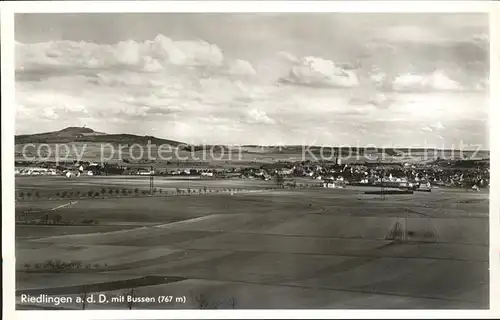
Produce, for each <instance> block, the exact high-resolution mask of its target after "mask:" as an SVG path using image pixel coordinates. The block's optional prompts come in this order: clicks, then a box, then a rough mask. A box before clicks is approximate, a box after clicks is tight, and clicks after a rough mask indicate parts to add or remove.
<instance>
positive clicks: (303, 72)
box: [280, 54, 359, 88]
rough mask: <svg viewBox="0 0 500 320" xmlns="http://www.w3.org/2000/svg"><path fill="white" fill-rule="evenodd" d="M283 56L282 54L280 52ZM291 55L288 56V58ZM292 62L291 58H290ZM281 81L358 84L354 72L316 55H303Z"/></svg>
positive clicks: (324, 84) (311, 83)
mask: <svg viewBox="0 0 500 320" xmlns="http://www.w3.org/2000/svg"><path fill="white" fill-rule="evenodd" d="M282 56H283V54H282ZM290 57H291V56H288V58H290ZM290 61H291V62H293V59H291V60H290ZM280 82H281V83H287V84H294V85H303V86H311V87H336V88H350V87H356V86H358V85H359V80H358V77H357V76H356V74H355V73H354V72H353V71H351V70H346V69H344V68H342V67H341V66H338V65H336V64H335V63H334V62H333V61H331V60H325V59H322V58H318V57H311V56H309V57H304V58H302V59H301V60H300V61H299V62H296V63H294V64H293V66H292V67H291V69H290V71H289V74H288V76H286V77H284V78H281V79H280Z"/></svg>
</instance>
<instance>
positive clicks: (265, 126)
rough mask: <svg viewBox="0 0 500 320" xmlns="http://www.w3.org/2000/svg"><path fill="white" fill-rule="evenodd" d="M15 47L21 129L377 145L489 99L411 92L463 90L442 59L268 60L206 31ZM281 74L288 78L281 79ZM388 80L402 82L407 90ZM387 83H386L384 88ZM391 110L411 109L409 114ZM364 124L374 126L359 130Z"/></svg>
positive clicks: (274, 56)
mask: <svg viewBox="0 0 500 320" xmlns="http://www.w3.org/2000/svg"><path fill="white" fill-rule="evenodd" d="M16 50H17V51H18V53H19V56H16V58H18V59H16V60H17V63H18V65H17V69H16V71H17V72H16V81H17V82H16V100H17V104H18V107H17V109H16V111H17V112H16V129H17V130H19V133H26V132H40V131H51V130H60V129H61V128H63V127H65V126H73V125H83V124H86V125H88V126H89V127H92V128H93V129H95V130H98V131H103V132H110V133H113V132H130V133H135V134H141V135H144V134H154V135H157V136H161V137H165V138H170V139H174V140H179V141H185V142H188V143H201V142H207V143H266V144H273V143H277V142H278V141H279V142H283V143H286V144H297V143H303V142H305V143H311V142H312V139H316V142H317V143H321V144H329V143H330V144H355V143H356V142H357V141H356V140H357V139H364V140H363V143H374V144H379V143H380V141H383V139H398V141H399V142H400V143H406V142H408V141H410V142H411V141H412V139H419V138H418V137H417V138H415V137H414V134H413V133H412V134H406V135H405V134H401V133H400V132H401V131H404V130H409V129H408V128H411V127H412V126H411V123H414V122H417V120H418V121H425V122H424V123H425V125H426V126H429V128H431V129H433V130H440V131H439V133H441V131H444V132H445V133H446V132H448V131H450V130H451V129H450V128H452V127H453V124H450V123H449V122H445V121H444V120H440V119H444V118H446V117H448V118H450V119H452V120H457V119H466V118H467V119H475V118H480V117H483V116H484V115H483V114H482V113H481V112H482V109H481V108H477V106H478V105H481V103H482V102H481V101H479V100H477V101H476V100H467V99H466V97H465V96H466V95H460V96H458V95H456V93H453V92H447V93H445V94H442V93H439V94H434V93H433V92H429V94H428V95H427V94H426V95H422V94H413V93H412V92H413V91H418V90H423V89H421V88H425V90H429V91H439V90H443V89H445V90H444V91H450V90H449V89H450V88H451V89H456V87H454V86H453V85H454V84H456V83H455V82H453V81H457V80H456V75H455V74H451V73H450V72H449V71H448V69H446V68H440V69H439V70H440V72H441V73H439V72H434V73H433V72H419V70H418V68H416V69H417V70H416V71H415V70H414V71H415V72H413V73H410V72H406V71H405V70H404V71H401V72H399V69H397V70H396V71H398V72H394V71H395V70H392V69H391V70H388V69H387V64H384V63H377V64H375V63H367V62H366V61H362V63H361V64H360V65H358V63H357V62H355V63H353V64H349V63H339V62H338V61H345V60H346V57H340V58H338V59H337V58H332V60H327V59H323V58H319V57H314V56H311V55H313V54H314V51H313V50H311V52H310V53H308V52H307V51H308V50H309V48H304V50H303V51H302V52H300V54H304V55H305V57H304V58H297V57H296V55H295V54H292V53H287V52H280V53H277V52H279V51H278V50H281V48H274V49H273V50H270V51H269V52H266V54H267V56H265V57H264V58H262V60H259V59H257V58H256V57H255V56H252V54H253V53H252V54H250V53H249V54H248V55H247V54H245V55H244V58H245V59H249V60H248V61H247V60H243V59H238V58H241V57H243V55H242V56H241V57H239V56H238V55H237V54H235V53H234V52H231V54H227V55H224V54H223V51H222V49H220V48H219V47H218V46H217V45H215V44H209V43H207V42H205V41H201V40H193V41H174V40H171V39H169V38H166V37H163V36H158V37H156V38H154V39H153V40H150V41H149V40H147V41H141V42H139V41H123V42H119V43H116V44H96V43H90V42H72V41H50V42H45V43H35V44H21V43H17V44H16ZM297 54H298V53H297ZM299 56H301V55H299ZM333 56H334V55H333V54H332V57H333ZM229 57H231V58H229ZM334 61H335V62H334ZM374 65H376V66H377V67H378V68H372V66H374ZM358 67H359V68H358ZM355 68H357V69H356V70H353V69H355ZM271 75H272V76H271ZM394 75H396V76H394ZM407 75H415V76H416V78H417V79H418V80H413V81H409V80H408V79H410V80H412V78H411V77H409V78H408V77H406V78H405V76H407ZM278 79H281V81H280V82H281V83H287V84H288V85H276V80H278ZM422 79H423V80H422ZM451 79H454V80H451ZM393 81H394V82H395V84H399V85H401V83H402V84H404V86H402V88H399V89H401V91H397V90H393V89H392V82H393ZM422 83H423V85H422ZM386 84H389V89H390V92H388V91H384V90H382V89H381V87H383V86H384V85H386ZM415 88H417V89H415ZM419 88H420V89H419ZM475 94H476V93H475ZM477 94H478V95H479V93H477ZM467 97H468V96H467ZM396 102H397V103H396ZM449 106H453V108H450V107H449ZM386 109H388V110H386ZM395 119H411V121H408V123H410V125H408V123H407V124H405V125H404V126H403V125H402V124H400V121H399V120H398V121H396V120H395ZM393 120H394V121H393ZM370 121H371V122H377V123H375V124H373V125H371V126H370V125H369V124H367V123H369V122H370ZM438 121H443V126H440V125H439V124H438V123H437V122H438ZM387 123H390V124H391V125H390V126H388V125H387ZM360 124H367V127H366V128H364V129H363V130H367V131H365V132H364V133H363V132H358V130H357V129H356V125H360ZM480 125H481V124H478V127H479V126H480ZM433 126H434V127H433ZM414 127H415V128H421V127H424V125H422V124H421V123H418V124H417V125H416V126H414ZM152 128H156V130H154V131H153V129H152ZM304 128H309V129H307V130H305V131H306V133H304V131H300V130H303V129H304ZM410 131H411V130H410ZM476 131H477V130H476ZM366 132H371V133H373V132H377V133H378V135H375V134H373V135H367V134H366ZM432 133H434V132H432ZM450 137H451V135H450ZM449 139H451V138H449ZM365 141H366V142H365Z"/></svg>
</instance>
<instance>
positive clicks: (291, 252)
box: [2, 7, 498, 312]
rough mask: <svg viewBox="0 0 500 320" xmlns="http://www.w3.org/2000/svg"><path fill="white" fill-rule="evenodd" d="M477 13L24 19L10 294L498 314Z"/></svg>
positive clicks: (18, 36)
mask: <svg viewBox="0 0 500 320" xmlns="http://www.w3.org/2000/svg"><path fill="white" fill-rule="evenodd" d="M117 9H118V7H117ZM489 25H490V16H489V14H488V12H220V13H215V12H150V13H148V12H122V13H120V12H80V13H78V12H76V13H75V12H71V13H70V12H68V13H65V12H55V13H45V12H42V13H16V14H15V15H14V26H13V29H14V30H13V34H14V35H13V39H14V43H13V44H12V50H13V52H14V53H13V56H14V61H15V63H14V66H13V67H12V69H13V72H14V73H15V80H13V81H14V84H13V87H14V88H15V89H14V90H15V92H13V93H12V94H14V95H15V99H13V101H15V105H14V107H13V109H14V111H12V113H13V114H14V119H13V120H12V121H14V124H13V126H14V132H13V133H14V137H13V139H14V141H15V142H14V150H10V151H9V150H7V151H6V150H4V149H3V150H2V153H4V152H10V154H12V153H13V154H14V164H13V166H12V167H13V169H14V173H8V174H10V175H14V176H15V177H14V189H15V190H14V191H13V194H14V197H15V207H14V208H12V212H10V213H9V215H11V217H12V220H14V221H15V230H14V231H13V232H15V244H14V246H15V309H16V310H80V311H99V310H120V311H123V312H125V311H128V310H163V309H165V310H166V309H168V310H171V309H175V310H181V309H187V310H197V309H212V310H231V309H247V310H258V309H333V310H347V309H355V310H360V309H361V310H367V309H391V310H406V309H419V310H435V309H454V310H471V309H472V310H489V309H490V307H491V306H490V298H491V297H490V290H491V285H492V284H490V200H491V199H490V196H492V195H491V194H490V190H491V187H492V184H493V183H492V178H491V177H490V147H491V146H492V137H491V136H490V107H489V90H490V38H491V37H490V28H489ZM3 50H4V48H2V51H3ZM2 135H3V133H2ZM4 174H7V173H6V172H4ZM497 196H498V195H497ZM3 214H6V212H4V213H3ZM4 228H5V226H4Z"/></svg>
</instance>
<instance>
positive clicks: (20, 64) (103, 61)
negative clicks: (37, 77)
mask: <svg viewBox="0 0 500 320" xmlns="http://www.w3.org/2000/svg"><path fill="white" fill-rule="evenodd" d="M172 67H186V68H214V70H217V69H220V70H223V69H227V70H229V72H230V73H231V74H255V70H253V68H252V66H251V65H250V63H248V62H247V61H244V60H236V61H227V59H225V57H224V55H223V53H222V50H221V49H220V48H219V47H218V46H217V45H214V44H210V43H208V42H205V41H202V40H196V41H174V40H172V39H170V38H168V37H165V36H163V35H158V36H157V37H156V38H154V39H153V40H147V41H144V42H137V41H133V40H128V41H121V42H118V43H116V44H113V45H99V44H95V43H90V42H76V41H50V42H43V43H34V44H22V43H16V71H24V72H27V71H30V70H31V71H35V70H40V69H45V70H46V71H47V72H49V71H50V70H53V69H58V70H61V69H65V68H66V70H67V71H68V72H74V68H79V69H100V70H103V69H110V68H128V69H129V70H135V71H145V72H161V71H165V70H166V69H169V68H172ZM68 68H69V69H68ZM71 68H73V69H71Z"/></svg>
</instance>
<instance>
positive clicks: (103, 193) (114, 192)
mask: <svg viewBox="0 0 500 320" xmlns="http://www.w3.org/2000/svg"><path fill="white" fill-rule="evenodd" d="M277 180H278V183H277V186H276V187H268V188H264V189H256V188H208V187H206V186H205V187H203V188H198V189H195V188H187V189H182V188H176V189H175V191H166V190H163V189H161V188H153V189H151V190H144V189H142V190H141V189H138V188H135V189H113V188H109V189H106V188H102V189H101V190H100V191H95V190H88V191H61V192H56V193H55V195H44V196H41V195H40V193H39V192H38V191H36V192H34V193H32V192H24V191H20V192H19V193H18V194H17V199H18V200H47V199H54V198H55V199H75V198H76V199H78V198H102V197H110V196H150V195H160V196H162V195H163V196H167V195H190V194H208V193H220V192H245V191H251V190H275V189H283V188H309V187H315V186H318V185H317V184H297V183H295V182H288V183H285V180H284V179H277Z"/></svg>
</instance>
